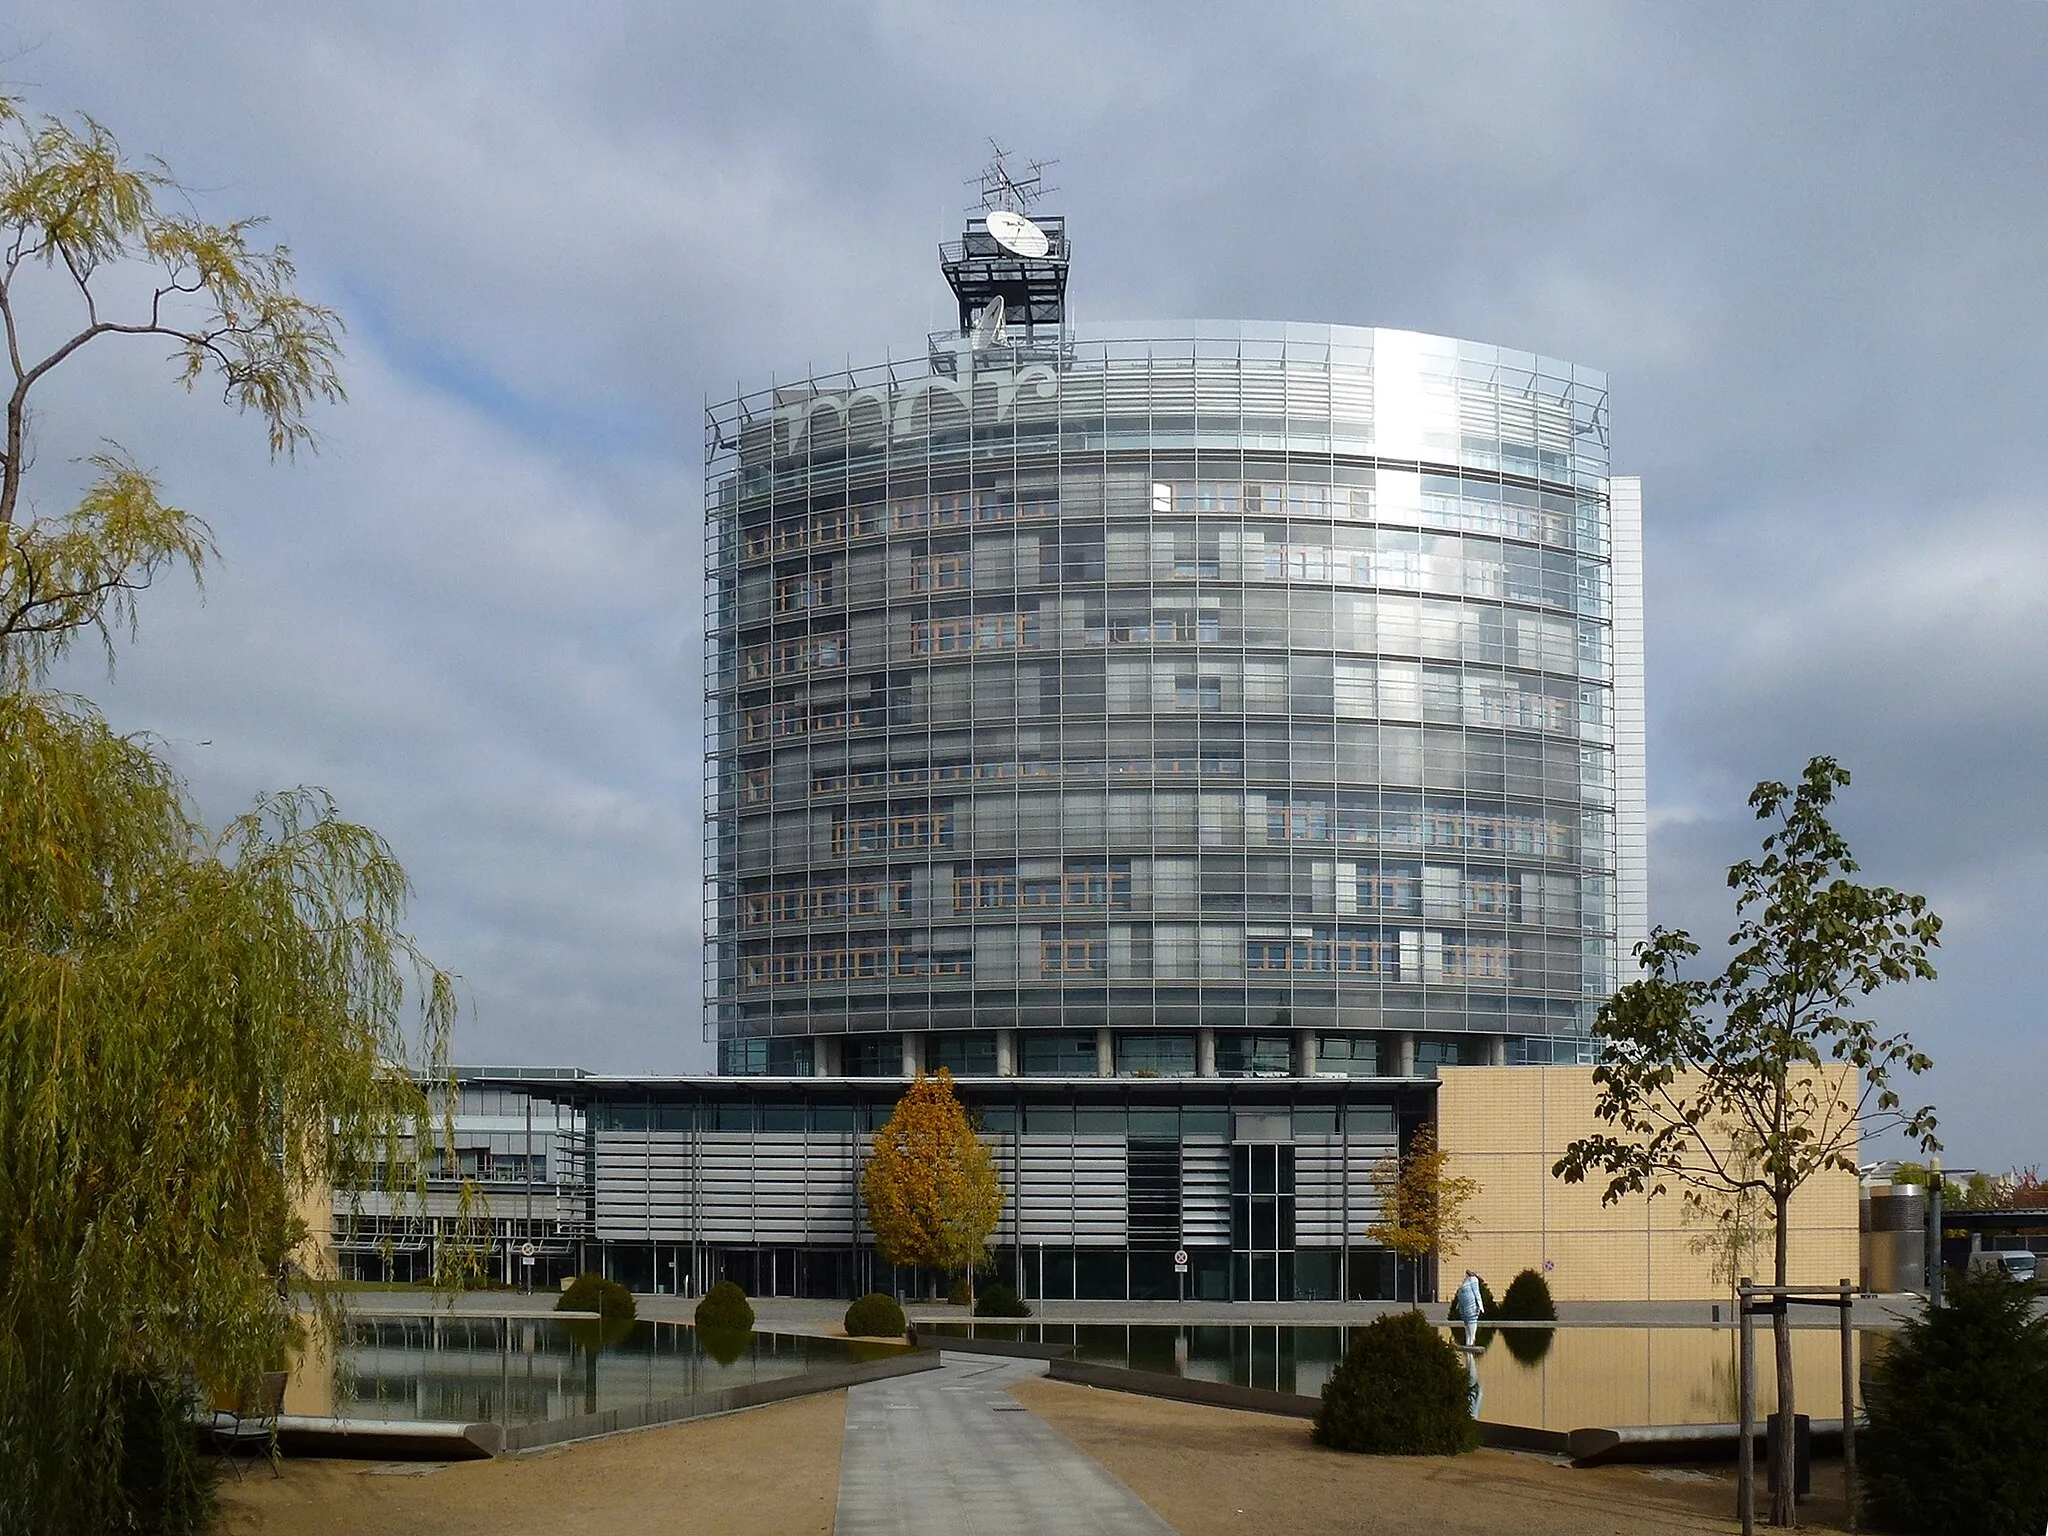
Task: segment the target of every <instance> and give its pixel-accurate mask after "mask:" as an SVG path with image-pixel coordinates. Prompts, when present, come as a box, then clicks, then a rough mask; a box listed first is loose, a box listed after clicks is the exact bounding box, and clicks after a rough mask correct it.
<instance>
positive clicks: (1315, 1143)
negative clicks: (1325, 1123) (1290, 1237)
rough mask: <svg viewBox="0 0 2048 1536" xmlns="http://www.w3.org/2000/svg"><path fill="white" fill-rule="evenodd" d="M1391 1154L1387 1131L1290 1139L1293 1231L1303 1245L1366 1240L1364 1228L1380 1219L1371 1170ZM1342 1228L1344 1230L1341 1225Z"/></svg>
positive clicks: (1317, 1246) (1391, 1145)
mask: <svg viewBox="0 0 2048 1536" xmlns="http://www.w3.org/2000/svg"><path fill="white" fill-rule="evenodd" d="M1393 1155H1394V1139H1393V1138H1392V1137H1391V1136H1357V1135H1354V1136H1353V1137H1352V1138H1351V1141H1350V1145H1349V1154H1348V1158H1347V1154H1346V1146H1345V1143H1344V1142H1343V1141H1342V1140H1341V1139H1340V1138H1337V1137H1334V1136H1333V1137H1328V1138H1320V1137H1319V1138H1315V1139H1307V1138H1301V1139H1297V1140H1296V1142H1295V1144H1294V1157H1295V1163H1294V1190H1295V1203H1294V1231H1295V1242H1296V1244H1297V1245H1298V1246H1299V1247H1303V1248H1335V1247H1339V1246H1341V1245H1342V1244H1343V1243H1345V1242H1346V1241H1347V1240H1348V1241H1350V1242H1352V1243H1363V1242H1368V1241H1370V1239H1369V1238H1368V1237H1367V1236H1366V1229H1367V1228H1368V1227H1370V1226H1371V1225H1372V1224H1373V1223H1374V1222H1376V1221H1378V1220H1379V1218H1380V1199H1379V1193H1378V1191H1377V1190H1376V1189H1375V1188H1374V1187H1373V1181H1372V1172H1373V1169H1374V1167H1375V1166H1377V1165H1378V1164H1379V1163H1380V1162H1382V1161H1383V1160H1384V1159H1386V1158H1389V1157H1392V1156H1393ZM1347 1229H1348V1230H1347Z"/></svg>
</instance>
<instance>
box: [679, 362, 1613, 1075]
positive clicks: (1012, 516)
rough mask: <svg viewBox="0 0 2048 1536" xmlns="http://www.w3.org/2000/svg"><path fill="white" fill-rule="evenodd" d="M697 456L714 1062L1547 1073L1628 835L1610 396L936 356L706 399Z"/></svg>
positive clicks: (1530, 367) (727, 1067)
mask: <svg viewBox="0 0 2048 1536" xmlns="http://www.w3.org/2000/svg"><path fill="white" fill-rule="evenodd" d="M707 466H708V467H707V485H706V494H707V509H708V523H709V560H710V573H709V574H710V588H711V604H712V613H711V635H710V641H711V643H710V647H709V663H708V666H709V677H708V679H707V702H708V734H709V762H710V774H711V781H710V784H709V787H708V794H707V809H708V821H707V832H706V860H707V880H708V891H707V912H708V913H709V915H710V916H709V932H708V933H707V943H706V956H707V961H706V964H707V977H706V986H707V996H708V1001H709V1010H710V1024H711V1025H712V1026H713V1027H714V1028H715V1032H716V1036H717V1038H718V1040H719V1043H720V1068H721V1070H722V1071H726V1072H735V1073H746V1072H754V1073H759V1072H764V1071H773V1070H774V1069H775V1066H783V1067H784V1069H785V1070H788V1071H790V1072H792V1073H803V1074H808V1073H813V1072H815V1073H817V1074H820V1075H833V1076H836V1075H884V1074H890V1073H901V1072H904V1071H906V1070H909V1069H910V1068H912V1067H914V1066H917V1065H928V1066H933V1067H936V1066H938V1065H942V1064H943V1065H947V1066H950V1067H952V1068H954V1070H955V1071H961V1070H963V1069H964V1071H965V1072H967V1073H969V1074H975V1075H986V1074H991V1073H993V1074H997V1075H1012V1074H1018V1075H1093V1074H1099V1073H1101V1074H1107V1073H1115V1074H1119V1075H1126V1076H1176V1075H1199V1076H1211V1075H1244V1076H1264V1075H1275V1074H1290V1073H1291V1074H1309V1073H1332V1074H1345V1075H1359V1076H1364V1075H1376V1074H1380V1073H1383V1072H1384V1073H1389V1074H1392V1073H1401V1074H1404V1075H1415V1074H1422V1075H1427V1074H1428V1073H1429V1072H1431V1071H1432V1070H1433V1068H1434V1066H1435V1065H1437V1064H1439V1063H1452V1062H1465V1061H1505V1060H1510V1059H1512V1060H1536V1059H1541V1060H1553V1059H1569V1058H1570V1057H1572V1056H1574V1055H1575V1054H1576V1045H1575V1041H1576V1039H1577V1038H1578V1037H1581V1036H1583V1034H1584V1033H1585V1031H1586V1029H1587V1027H1588V1025H1589V1024H1590V1022H1591V1016H1592V1012H1593V1010H1594V1009H1595V1008H1596V1007H1597V1006H1598V1003H1599V1001H1600V1000H1601V999H1602V998H1604V997H1605V996H1606V995H1607V994H1608V993H1609V992H1610V991H1611V990H1612V988H1613V986H1614V985H1615V979H1616V968H1617V962H1618V960H1619V958H1620V957H1621V956H1622V955H1623V954H1624V953H1625V945H1626V943H1627V941H1628V940H1629V938H1630V937H1631V935H1630V934H1628V933H1625V932H1623V931H1621V930H1622V929H1623V928H1624V927H1625V926H1626V922H1625V918H1624V914H1627V913H1632V912H1634V911H1635V910H1637V908H1638V907H1639V905H1640V903H1638V902H1632V901H1631V900H1630V897H1629V894H1628V892H1627V891H1626V890H1625V889H1624V886H1626V885H1627V884H1628V883H1629V882H1630V881H1631V880H1635V879H1639V871H1640V867H1641V860H1640V856H1639V850H1640V846H1641V840H1642V835H1643V831H1642V826H1641V814H1640V809H1639V808H1640V806H1641V793H1640V775H1641V765H1640V753H1639V752H1637V753H1633V754H1630V753H1628V752H1626V751H1625V752H1624V753H1623V756H1622V759H1621V761H1620V762H1619V763H1618V762H1617V755H1616V746H1617V739H1618V738H1619V739H1620V740H1622V741H1623V742H1627V741H1631V740H1633V741H1638V742H1639V740H1640V723H1639V722H1637V723H1636V724H1635V726H1634V729H1633V735H1631V733H1630V730H1629V724H1628V722H1627V721H1622V722H1621V723H1620V726H1621V728H1620V730H1619V731H1618V726H1617V692H1616V676H1617V656H1616V636H1617V633H1618V632H1619V633H1620V634H1621V635H1623V636H1624V637H1625V638H1626V640H1627V642H1628V643H1629V644H1631V645H1633V646H1638V647H1639V645H1640V638H1639V637H1640V618H1639V614H1636V615H1630V614H1623V615H1621V623H1620V624H1619V626H1618V625H1617V613H1616V593H1617V590H1619V591H1621V592H1622V593H1623V595H1624V600H1625V601H1634V602H1638V603H1639V594H1640V578H1639V573H1633V572H1630V571H1626V570H1624V571H1621V572H1617V570H1616V569H1615V551H1616V549H1617V547H1620V548H1621V549H1622V550H1623V551H1624V554H1625V555H1627V554H1630V552H1632V551H1633V550H1634V549H1635V548H1636V547H1637V544H1636V542H1635V534H1634V531H1633V530H1632V529H1624V530H1622V537H1621V538H1620V539H1619V540H1617V531H1616V527H1615V498H1614V497H1613V496H1612V495H1611V491H1610V482H1609V478H1608V464H1607V392H1606V383H1605V380H1604V377H1603V376H1602V375H1600V374H1599V373H1596V372H1592V371H1590V370H1587V369H1584V368H1579V367H1575V366H1572V365H1569V364H1564V363H1558V362H1555V361H1552V360H1549V359H1545V358H1539V357H1535V356H1532V355H1528V354H1521V353H1515V352H1511V351H1507V350H1504V349H1501V348H1496V347H1491V346H1479V345H1474V344H1472V343H1469V342H1458V341H1448V340H1443V339H1439V338H1435V337H1426V336H1419V335H1415V334H1412V333H1407V332H1396V331H1384V330H1363V329H1353V328H1348V327H1336V326H1303V325H1281V326H1261V325H1251V324H1232V325H1212V324H1201V325H1196V324H1187V325H1180V326H1167V327H1142V328H1139V327H1120V328H1117V329H1115V330H1113V331H1104V332H1088V331H1083V332H1081V333H1079V334H1078V335H1075V336H1071V337H1068V338H1066V339H1064V340H1062V341H1060V342H1059V343H1058V344H1056V345H1054V344H1029V345H1012V344H1009V343H1007V342H1003V341H1000V340H998V341H996V342H994V343H992V344H988V345H982V346H978V347H977V346H976V345H974V344H972V343H970V342H969V341H967V340H965V339H962V340H961V341H959V342H958V343H957V344H952V343H950V342H949V343H947V344H944V345H939V346H935V347H934V348H933V350H932V352H931V353H930V355H929V356H927V357H923V358H920V359H918V360H917V361H916V362H915V363H913V364H904V363H895V364H888V365H883V366H881V367H878V368H873V369H866V370H856V371H854V372H851V373H847V374H842V375H838V376H833V377H814V378H806V379H804V380H801V381H800V382H797V383H794V384H783V385H778V386H776V387H774V388H772V389H769V390H766V391H762V392H760V393H756V394H749V395H745V396H742V397H740V398H738V399H736V400H734V401H731V402H728V403H726V404H723V405H720V406H717V407H714V408H713V409H712V410H711V411H710V413H709V433H708V436H707ZM1628 505H1629V508H1630V510H1631V513H1632V509H1633V506H1634V502H1633V501H1631V502H1630V503H1629V504H1628ZM1631 660H1632V664H1633V666H1634V668H1635V671H1634V672H1633V673H1632V674H1631V673H1630V672H1629V667H1630V665H1631ZM1620 664H1621V667H1622V672H1623V675H1624V676H1625V677H1626V676H1629V675H1633V676H1636V677H1639V676H1640V658H1639V656H1636V657H1634V658H1633V659H1631V658H1629V657H1623V658H1620ZM1631 701H1632V702H1631ZM1630 708H1634V709H1636V710H1638V711H1639V709H1640V694H1639V690H1638V691H1637V692H1636V693H1634V694H1633V695H1632V696H1628V697H1624V699H1623V701H1622V709H1623V712H1624V713H1626V712H1627V710H1628V709H1630ZM1631 781H1633V793H1631V792H1630V791H1631V787H1632V784H1631ZM906 1037H907V1038H906ZM766 1042H773V1043H772V1044H769V1043H766ZM783 1042H790V1043H789V1044H784V1043H783ZM796 1042H806V1043H807V1048H800V1047H798V1046H797V1045H796ZM1532 1043H1533V1044H1532Z"/></svg>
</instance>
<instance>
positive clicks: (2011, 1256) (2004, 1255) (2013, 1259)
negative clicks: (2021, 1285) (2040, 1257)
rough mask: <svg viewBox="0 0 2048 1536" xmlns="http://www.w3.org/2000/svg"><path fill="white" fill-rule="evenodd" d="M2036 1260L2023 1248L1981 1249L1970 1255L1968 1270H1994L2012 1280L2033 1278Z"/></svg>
mask: <svg viewBox="0 0 2048 1536" xmlns="http://www.w3.org/2000/svg"><path fill="white" fill-rule="evenodd" d="M2035 1264H2036V1259H2035V1256H2034V1255H2033V1254H2031V1253H2029V1252H2028V1251H2027V1250H2026V1249H2024V1248H1982V1249H1979V1250H1978V1251H1977V1252H1975V1253H1973V1254H1971V1255H1970V1268H1972V1269H1995V1270H1998V1271H1999V1272H2000V1273H2002V1274H2005V1275H2008V1276H2010V1277H2011V1278H2012V1279H2014V1280H2031V1279H2033V1278H2034V1270H2035Z"/></svg>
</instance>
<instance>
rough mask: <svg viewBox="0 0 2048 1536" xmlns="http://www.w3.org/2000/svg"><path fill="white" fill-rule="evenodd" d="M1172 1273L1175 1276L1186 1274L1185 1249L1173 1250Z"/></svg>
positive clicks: (1186, 1257) (1186, 1254) (1186, 1253)
mask: <svg viewBox="0 0 2048 1536" xmlns="http://www.w3.org/2000/svg"><path fill="white" fill-rule="evenodd" d="M1173 1272H1174V1273H1175V1274H1176V1275H1184V1274H1186V1273H1187V1272H1188V1251H1187V1249H1185V1248H1176V1249H1174V1250H1173Z"/></svg>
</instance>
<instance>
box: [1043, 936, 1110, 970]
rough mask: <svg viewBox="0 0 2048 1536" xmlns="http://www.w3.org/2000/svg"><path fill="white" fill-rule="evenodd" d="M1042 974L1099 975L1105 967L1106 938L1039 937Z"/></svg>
mask: <svg viewBox="0 0 2048 1536" xmlns="http://www.w3.org/2000/svg"><path fill="white" fill-rule="evenodd" d="M1038 970H1039V974H1040V975H1042V976H1101V975H1104V974H1106V973H1107V972H1108V970H1109V940H1108V939H1106V938H1073V937H1068V936H1065V935H1062V936H1060V937H1057V938H1048V939H1042V940H1041V941H1040V942H1039V946H1038Z"/></svg>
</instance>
